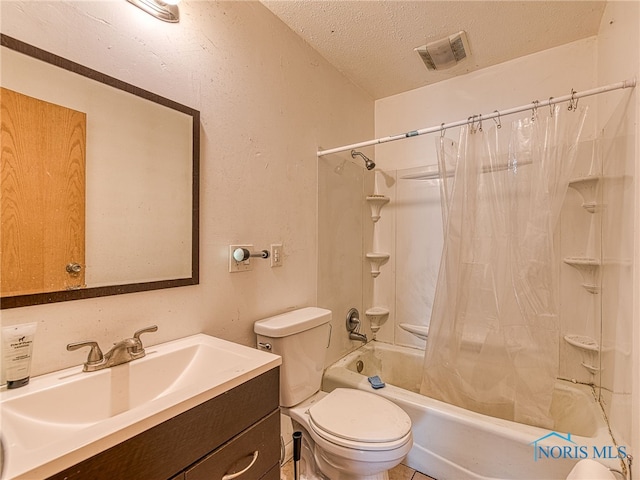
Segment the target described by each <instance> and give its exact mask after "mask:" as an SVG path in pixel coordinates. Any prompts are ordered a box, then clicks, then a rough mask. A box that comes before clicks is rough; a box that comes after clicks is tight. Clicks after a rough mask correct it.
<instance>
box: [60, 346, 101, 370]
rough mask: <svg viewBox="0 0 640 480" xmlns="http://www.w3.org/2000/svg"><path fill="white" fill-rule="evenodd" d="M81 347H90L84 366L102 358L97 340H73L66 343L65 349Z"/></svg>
mask: <svg viewBox="0 0 640 480" xmlns="http://www.w3.org/2000/svg"><path fill="white" fill-rule="evenodd" d="M82 347H91V350H89V356H88V357H87V363H85V368H86V366H87V365H96V364H98V363H100V362H102V361H103V360H104V355H102V350H100V346H99V345H98V342H74V343H70V344H69V345H67V350H68V351H70V352H71V351H72V350H78V349H79V348H82Z"/></svg>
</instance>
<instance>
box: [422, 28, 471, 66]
mask: <svg viewBox="0 0 640 480" xmlns="http://www.w3.org/2000/svg"><path fill="white" fill-rule="evenodd" d="M415 51H416V52H418V55H420V58H422V61H423V62H424V64H425V65H426V66H427V68H428V69H429V70H445V69H447V68H451V67H453V66H454V65H456V64H457V63H458V62H460V61H462V60H464V59H465V58H467V57H468V56H469V55H470V54H471V52H470V51H469V43H468V42H467V34H466V33H465V32H463V31H460V32H458V33H455V34H453V35H449V36H448V37H446V38H443V39H440V40H436V41H435V42H431V43H427V44H426V45H423V46H421V47H418V48H416V49H415Z"/></svg>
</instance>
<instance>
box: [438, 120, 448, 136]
mask: <svg viewBox="0 0 640 480" xmlns="http://www.w3.org/2000/svg"><path fill="white" fill-rule="evenodd" d="M446 131H447V129H446V128H444V122H442V123H441V124H440V138H444V132H446Z"/></svg>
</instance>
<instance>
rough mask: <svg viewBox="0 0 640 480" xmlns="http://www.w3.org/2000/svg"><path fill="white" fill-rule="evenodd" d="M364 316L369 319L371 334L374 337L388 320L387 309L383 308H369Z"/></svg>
mask: <svg viewBox="0 0 640 480" xmlns="http://www.w3.org/2000/svg"><path fill="white" fill-rule="evenodd" d="M364 314H365V315H366V316H367V318H368V319H369V325H370V326H371V332H373V334H374V335H375V334H376V333H377V332H378V330H380V327H381V326H382V324H384V322H386V321H387V319H388V318H389V309H388V308H384V307H371V308H369V309H368V310H367V311H366V312H364Z"/></svg>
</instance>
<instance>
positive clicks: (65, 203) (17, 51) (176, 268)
mask: <svg viewBox="0 0 640 480" xmlns="http://www.w3.org/2000/svg"><path fill="white" fill-rule="evenodd" d="M1 40H2V42H1V43H2V47H1V52H0V60H1V70H2V78H1V87H2V117H1V119H2V198H1V200H2V204H1V208H2V236H1V237H2V249H1V250H0V256H1V259H2V277H0V278H1V285H2V300H1V306H2V308H13V307H20V306H26V305H37V304H42V303H50V302H59V301H66V300H74V299H81V298H89V297H97V296H104V295H115V294H120V293H130V292H138V291H144V290H155V289H160V288H169V287H177V286H183V285H193V284H197V283H198V174H199V128H200V121H199V112H198V111H196V110H193V109H191V108H189V107H186V106H184V105H181V104H178V103H176V102H173V101H171V100H169V99H166V98H163V97H160V96H158V95H155V94H153V93H151V92H148V91H145V90H143V89H140V88H138V87H135V86H133V85H130V84H127V83H125V82H122V81H119V80H117V79H115V78H112V77H109V76H107V75H104V74H101V73H99V72H96V71H95V70H91V69H89V68H86V67H84V66H82V65H79V64H76V63H74V62H71V61H69V60H66V59H64V58H61V57H58V56H56V55H53V54H51V53H48V52H45V51H43V50H40V49H38V48H35V47H33V46H30V45H28V44H25V43H23V42H20V41H18V40H16V39H13V38H10V37H7V36H6V35H2V37H1ZM59 151H62V160H58V157H59V156H60V155H59ZM59 161H60V162H62V163H61V164H60V165H61V166H58V164H57V163H56V162H59ZM49 270H50V271H51V273H50V272H48V271H49ZM42 272H44V274H43V273H42ZM43 277H44V278H43Z"/></svg>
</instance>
